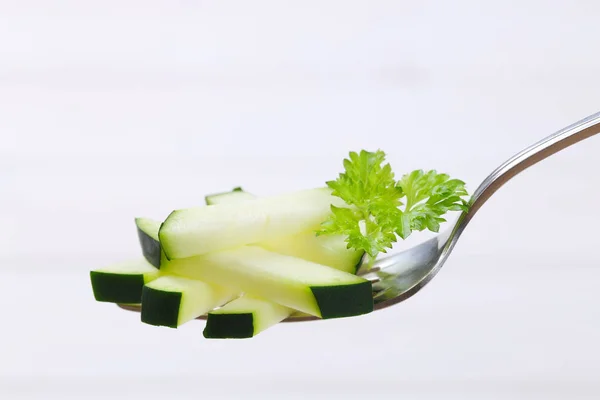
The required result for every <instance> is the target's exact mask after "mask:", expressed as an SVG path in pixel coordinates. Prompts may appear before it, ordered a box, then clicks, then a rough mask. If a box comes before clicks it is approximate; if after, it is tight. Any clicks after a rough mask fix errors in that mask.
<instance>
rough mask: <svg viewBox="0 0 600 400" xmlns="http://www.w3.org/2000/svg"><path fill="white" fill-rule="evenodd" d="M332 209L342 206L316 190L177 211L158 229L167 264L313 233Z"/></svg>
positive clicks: (341, 203) (334, 198) (328, 191)
mask: <svg viewBox="0 0 600 400" xmlns="http://www.w3.org/2000/svg"><path fill="white" fill-rule="evenodd" d="M332 204H334V205H336V206H338V207H343V206H344V203H343V201H342V200H341V199H339V198H337V197H334V196H331V191H330V190H329V189H328V188H319V189H310V190H304V191H300V192H295V193H288V194H284V195H279V196H272V197H261V198H257V199H255V200H252V201H246V202H243V203H241V204H240V203H235V202H234V203H222V204H216V205H212V206H205V207H195V208H189V209H184V210H176V211H173V212H172V213H171V214H170V215H169V217H167V219H166V220H165V222H164V223H163V224H162V226H161V228H160V232H159V237H160V243H161V245H162V249H163V251H164V253H165V254H166V256H167V258H169V259H171V260H173V259H181V258H188V257H193V256H197V255H202V254H207V253H210V252H215V251H221V250H227V249H235V248H236V247H239V246H243V245H246V244H253V243H260V242H264V241H267V240H272V239H275V238H277V237H283V236H291V235H294V234H297V233H301V232H307V231H310V230H316V229H318V227H319V226H320V224H321V223H322V222H323V221H325V220H326V219H327V217H328V216H329V215H330V213H331V205H332Z"/></svg>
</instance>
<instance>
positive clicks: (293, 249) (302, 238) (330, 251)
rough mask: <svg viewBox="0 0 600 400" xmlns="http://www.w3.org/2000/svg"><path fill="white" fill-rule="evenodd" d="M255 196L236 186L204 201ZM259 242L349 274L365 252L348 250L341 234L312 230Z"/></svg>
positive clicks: (223, 201) (277, 251) (241, 198)
mask: <svg viewBox="0 0 600 400" xmlns="http://www.w3.org/2000/svg"><path fill="white" fill-rule="evenodd" d="M256 198H257V197H256V196H255V195H253V194H251V193H248V192H244V191H243V190H242V188H241V187H237V188H235V189H233V190H232V191H231V192H225V193H217V194H213V195H210V196H206V204H221V203H236V202H239V203H241V202H244V201H248V200H252V199H256ZM258 245H259V246H260V247H263V248H265V249H267V250H270V251H273V252H275V253H280V254H284V255H286V256H292V257H298V258H303V259H305V260H308V261H312V262H315V263H317V264H322V265H327V266H328V267H332V268H335V269H339V270H340V271H345V272H349V273H351V274H355V273H356V271H357V270H358V268H359V267H360V263H361V261H362V258H363V255H364V251H356V250H353V249H348V248H347V243H346V240H345V237H344V236H343V235H322V236H317V235H316V234H315V231H314V229H313V230H310V231H308V232H302V233H299V234H296V235H293V236H280V237H275V238H273V239H271V240H266V241H264V242H261V243H258Z"/></svg>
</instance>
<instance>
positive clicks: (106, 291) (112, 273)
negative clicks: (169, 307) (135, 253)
mask: <svg viewBox="0 0 600 400" xmlns="http://www.w3.org/2000/svg"><path fill="white" fill-rule="evenodd" d="M158 275H159V270H158V269H156V268H155V267H154V266H152V265H151V264H149V263H148V261H146V260H145V259H143V258H140V259H139V260H132V261H126V262H122V263H118V264H114V265H110V266H108V267H104V268H99V269H96V270H93V271H91V272H90V279H91V281H92V290H93V291H94V298H95V299H96V300H97V301H102V302H109V303H122V304H139V303H141V300H142V289H143V287H144V285H145V284H146V283H149V282H152V281H153V280H154V279H156V278H158Z"/></svg>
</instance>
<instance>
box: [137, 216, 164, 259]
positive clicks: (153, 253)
mask: <svg viewBox="0 0 600 400" xmlns="http://www.w3.org/2000/svg"><path fill="white" fill-rule="evenodd" d="M137 233H138V238H139V240H140V246H141V247H142V254H143V255H144V258H145V259H146V260H148V262H149V263H150V264H152V265H154V266H155V267H156V268H159V269H160V254H161V252H162V249H161V247H160V242H159V241H158V240H156V239H154V238H153V237H151V236H150V235H148V234H147V233H146V232H144V231H143V230H141V229H140V227H139V226H138V227H137Z"/></svg>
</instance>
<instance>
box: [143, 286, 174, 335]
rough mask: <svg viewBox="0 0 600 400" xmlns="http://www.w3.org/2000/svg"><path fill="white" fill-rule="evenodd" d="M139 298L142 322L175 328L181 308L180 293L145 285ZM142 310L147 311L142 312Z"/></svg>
mask: <svg viewBox="0 0 600 400" xmlns="http://www.w3.org/2000/svg"><path fill="white" fill-rule="evenodd" d="M141 299H142V305H143V306H142V315H141V318H142V322H144V323H146V324H149V325H154V326H166V327H169V328H177V325H178V321H179V310H180V309H181V293H179V292H166V291H162V290H156V289H152V288H150V287H148V286H145V287H144V289H143V290H142V296H141ZM144 310H147V311H146V312H144ZM148 310H151V312H149V311H148Z"/></svg>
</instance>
